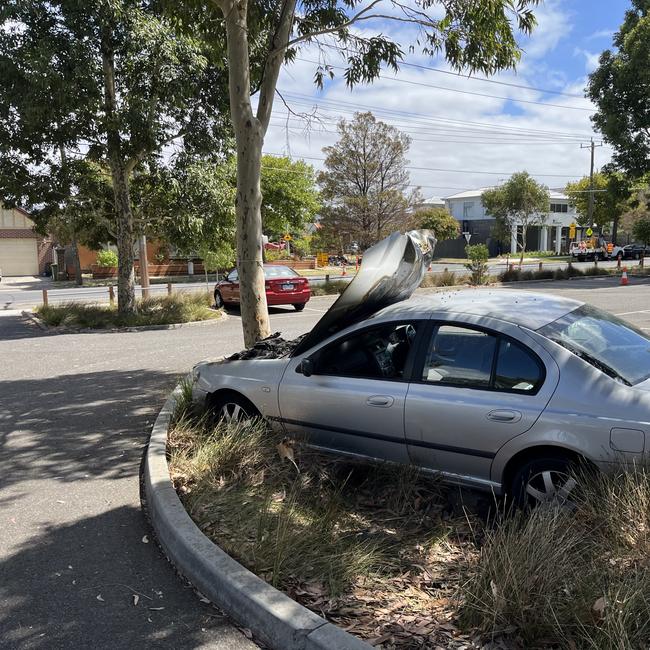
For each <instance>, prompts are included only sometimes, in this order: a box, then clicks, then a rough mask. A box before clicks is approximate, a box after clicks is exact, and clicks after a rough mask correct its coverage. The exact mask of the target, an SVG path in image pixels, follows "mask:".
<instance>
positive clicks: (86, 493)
mask: <svg viewBox="0 0 650 650" xmlns="http://www.w3.org/2000/svg"><path fill="white" fill-rule="evenodd" d="M509 288H512V289H525V290H533V291H540V292H550V293H554V294H557V295H563V296H567V297H570V298H576V299H578V300H584V301H587V302H591V303H592V304H594V305H596V306H598V307H602V308H605V309H608V310H609V311H611V312H613V313H615V314H619V315H621V316H622V317H623V318H626V319H628V320H629V321H630V322H632V323H634V324H635V325H637V326H638V327H641V328H644V329H646V330H648V331H650V279H648V280H645V279H637V278H632V279H631V284H630V286H628V287H621V286H619V283H618V280H617V279H615V278H604V279H603V278H593V279H585V280H582V279H580V280H572V281H564V282H544V283H526V284H523V283H518V284H513V285H510V287H509ZM419 293H426V291H421V292H419ZM334 299H335V297H334V296H324V297H319V298H314V299H312V301H311V302H310V303H309V304H308V305H307V308H306V309H305V311H304V312H301V313H298V312H295V311H293V309H290V308H289V309H284V308H275V309H273V310H272V315H271V324H272V328H273V329H274V330H276V331H277V330H280V331H282V332H283V333H284V335H285V336H287V337H293V336H296V335H298V334H300V333H302V332H304V331H307V330H308V329H309V328H310V327H312V326H313V324H314V323H315V322H316V321H317V320H318V319H319V317H320V316H321V315H322V314H323V313H324V312H325V311H326V310H327V308H328V307H329V306H330V305H331V304H332V302H333V301H334ZM241 347H242V336H241V323H240V318H239V315H238V314H237V313H232V314H230V315H229V317H228V319H226V320H224V321H223V322H210V323H207V324H199V325H196V326H189V327H183V328H180V329H174V330H154V331H141V332H128V333H84V334H63V335H48V334H43V332H41V331H40V330H39V329H37V328H36V327H35V326H33V325H31V324H29V323H27V322H25V321H24V320H23V319H22V317H21V315H20V312H17V311H0V360H1V363H0V468H2V472H1V473H0V506H1V508H0V576H1V577H0V646H2V647H3V648H21V649H22V648H43V649H45V648H48V649H49V648H70V647H79V648H85V647H94V648H112V649H116V648H140V647H146V648H198V647H201V648H219V649H220V650H229V649H236V650H240V649H246V648H252V647H254V646H253V645H252V644H251V642H250V641H249V640H248V639H247V638H246V637H245V636H244V635H243V634H242V633H241V632H240V631H239V630H237V629H236V628H235V627H233V626H232V625H231V624H230V623H229V622H228V621H227V620H226V619H224V618H223V617H221V616H220V615H219V613H218V612H216V611H215V610H214V609H212V608H211V607H209V606H208V605H205V604H203V603H201V602H200V601H199V600H198V598H197V597H196V596H195V594H194V593H193V592H192V590H191V589H190V588H188V587H187V586H186V585H184V584H183V582H182V581H181V580H180V579H179V578H178V577H177V576H176V574H175V573H174V571H173V569H172V568H171V567H170V566H169V564H168V563H167V561H166V560H165V559H164V558H163V557H162V555H161V553H160V551H159V550H158V548H157V546H156V545H155V544H154V543H153V542H152V539H151V531H150V530H149V528H148V526H147V523H146V521H145V520H144V517H143V516H142V512H141V508H140V498H139V466H140V461H141V458H142V453H143V449H144V446H145V444H146V442H147V435H148V432H149V430H150V427H151V424H152V422H153V419H154V418H155V415H156V413H157V411H158V410H159V409H160V407H161V406H162V404H163V402H164V399H165V396H166V394H168V392H169V391H170V389H171V387H172V386H173V385H174V383H175V382H176V381H177V379H178V377H179V375H180V374H181V373H184V372H186V371H187V370H188V369H189V368H191V366H192V365H193V364H194V363H196V362H197V361H200V360H201V359H204V358H208V357H215V356H218V355H220V354H224V353H231V352H234V351H236V350H238V349H241ZM134 595H139V599H138V602H136V601H135V599H134Z"/></svg>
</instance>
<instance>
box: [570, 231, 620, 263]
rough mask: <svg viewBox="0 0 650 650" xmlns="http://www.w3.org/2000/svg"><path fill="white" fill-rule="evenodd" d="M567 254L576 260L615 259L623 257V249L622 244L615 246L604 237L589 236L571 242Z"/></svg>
mask: <svg viewBox="0 0 650 650" xmlns="http://www.w3.org/2000/svg"><path fill="white" fill-rule="evenodd" d="M569 254H570V255H571V257H572V258H573V259H575V260H577V261H578V262H585V261H588V260H589V261H590V260H615V259H618V258H620V259H623V258H624V257H625V251H624V250H623V247H622V246H617V245H615V244H612V243H611V242H608V241H606V240H605V238H604V237H600V238H599V237H596V236H593V237H590V238H589V239H583V240H582V241H580V242H573V243H572V244H571V246H570V248H569Z"/></svg>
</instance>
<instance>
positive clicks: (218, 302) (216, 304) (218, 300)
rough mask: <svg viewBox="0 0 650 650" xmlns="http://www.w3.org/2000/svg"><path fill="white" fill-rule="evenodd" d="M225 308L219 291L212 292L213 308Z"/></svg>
mask: <svg viewBox="0 0 650 650" xmlns="http://www.w3.org/2000/svg"><path fill="white" fill-rule="evenodd" d="M225 306H226V303H225V302H224V301H223V297H222V295H221V292H220V291H216V290H215V292H214V307H215V309H223V307H225Z"/></svg>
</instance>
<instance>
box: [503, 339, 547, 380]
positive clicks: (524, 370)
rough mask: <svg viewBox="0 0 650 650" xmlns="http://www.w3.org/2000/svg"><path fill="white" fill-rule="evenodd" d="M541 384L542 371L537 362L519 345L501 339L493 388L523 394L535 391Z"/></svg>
mask: <svg viewBox="0 0 650 650" xmlns="http://www.w3.org/2000/svg"><path fill="white" fill-rule="evenodd" d="M541 382H542V369H541V367H540V365H539V363H538V362H537V360H536V359H535V358H534V357H533V356H531V354H530V353H529V352H527V351H526V350H525V349H524V348H523V347H522V346H521V345H519V344H518V343H515V342H514V341H510V340H509V339H501V341H500V343H499V354H498V356H497V367H496V373H495V376H494V387H495V388H496V389H498V390H515V391H522V392H524V393H530V392H533V391H535V390H536V389H537V388H538V386H539V385H540V384H541Z"/></svg>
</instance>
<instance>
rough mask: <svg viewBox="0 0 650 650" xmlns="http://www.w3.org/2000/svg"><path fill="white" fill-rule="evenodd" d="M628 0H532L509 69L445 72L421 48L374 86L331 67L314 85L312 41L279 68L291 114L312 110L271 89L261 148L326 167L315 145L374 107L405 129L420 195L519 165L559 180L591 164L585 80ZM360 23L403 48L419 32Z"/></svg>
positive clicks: (605, 154)
mask: <svg viewBox="0 0 650 650" xmlns="http://www.w3.org/2000/svg"><path fill="white" fill-rule="evenodd" d="M628 8H629V0H546V2H543V3H542V4H540V6H539V7H537V8H536V9H535V15H536V16H537V21H538V25H537V27H536V29H535V30H534V32H533V34H532V35H531V36H530V37H519V38H518V41H519V44H520V46H521V47H522V49H523V54H522V57H521V61H520V62H519V64H518V66H517V69H516V71H505V72H501V73H499V74H497V75H495V76H493V77H491V78H490V79H491V81H485V80H484V77H483V76H482V75H477V76H473V77H468V76H467V75H458V74H456V73H451V74H450V68H449V66H448V65H447V64H446V63H445V62H444V60H442V59H432V58H430V57H426V56H423V55H421V54H419V53H417V52H416V53H412V54H408V55H407V56H406V57H405V59H404V61H405V62H406V63H407V64H410V65H403V66H402V67H401V69H400V71H399V72H398V73H397V74H394V73H392V72H391V71H382V74H381V78H380V79H377V80H376V81H375V82H374V83H372V84H370V85H359V86H356V87H355V88H354V89H352V90H350V89H348V88H347V87H346V85H345V82H344V80H343V79H342V78H340V77H337V78H335V79H334V80H333V81H328V82H326V84H325V87H324V88H323V90H318V89H317V88H316V86H315V84H314V82H313V78H314V72H315V69H316V65H315V63H314V62H315V61H318V60H319V58H320V57H321V56H322V55H320V54H319V51H318V50H317V49H316V48H315V47H311V46H307V47H305V48H304V49H302V50H301V51H300V52H299V53H298V55H297V56H298V60H296V61H295V62H294V63H292V64H290V65H287V66H285V67H284V68H283V70H282V72H281V73H280V79H279V81H278V91H279V92H280V93H281V95H282V98H283V99H284V102H286V104H287V105H288V106H289V107H290V108H291V111H292V112H293V113H298V114H310V115H315V116H317V117H318V119H313V118H311V119H309V120H306V119H304V118H302V117H296V116H295V115H293V114H292V113H289V111H288V109H287V107H286V106H285V104H284V103H283V101H282V99H281V98H280V97H278V96H276V99H275V103H274V109H273V116H272V118H271V124H270V126H269V130H268V132H267V135H266V138H265V146H264V151H265V152H266V153H270V154H278V155H289V156H290V157H291V158H294V159H300V158H304V159H305V161H306V162H308V163H310V164H312V165H313V166H314V167H315V168H316V169H321V168H322V158H324V154H323V152H322V148H323V147H325V146H328V145H332V144H334V143H335V142H336V140H337V134H336V124H337V122H338V120H340V119H341V118H344V119H348V120H349V119H350V118H351V117H352V116H353V114H354V112H355V111H365V110H371V111H372V112H373V113H374V114H375V116H376V117H377V118H378V119H381V120H382V121H384V122H387V123H389V124H392V125H393V126H395V127H397V128H399V129H400V130H401V131H403V132H404V133H406V134H407V135H409V136H410V137H411V145H410V149H409V151H408V154H407V158H408V161H409V162H408V167H409V173H410V178H411V184H412V186H414V187H416V186H418V187H420V188H421V192H422V194H423V196H424V197H425V199H431V198H441V197H443V198H444V197H446V196H449V195H452V194H454V193H456V192H460V191H463V190H468V189H476V188H481V187H488V186H494V185H497V184H499V183H501V182H503V181H504V180H506V179H507V178H508V177H509V176H510V175H511V174H512V173H514V172H517V171H521V170H526V171H528V172H529V173H530V174H532V175H533V176H534V177H535V178H536V179H537V180H538V181H539V182H542V183H544V184H545V185H547V186H549V187H550V188H554V189H561V188H563V187H564V186H565V184H566V183H567V182H568V181H570V180H575V179H577V178H580V177H581V176H584V175H587V174H588V173H589V151H588V149H581V146H580V145H581V144H582V145H583V146H587V145H588V144H589V141H590V138H591V137H593V138H594V140H595V141H596V143H597V144H598V143H600V142H601V138H600V136H599V134H598V133H596V132H594V130H593V128H592V125H591V122H590V119H589V116H590V115H591V114H592V113H593V108H594V107H593V105H592V104H591V102H589V100H587V99H586V98H585V97H584V88H585V84H586V79H587V75H588V73H589V72H591V71H592V70H593V69H594V68H595V67H596V66H597V64H598V56H599V54H600V52H602V51H603V50H605V49H608V48H610V47H611V43H612V35H613V33H614V32H615V31H616V30H617V29H618V27H619V26H620V24H621V22H622V20H623V16H624V13H625V11H626V9H628ZM363 29H364V30H365V31H366V32H367V33H369V34H370V33H376V31H377V30H381V31H382V32H383V33H385V34H386V35H389V36H391V37H392V38H394V39H395V40H396V41H398V42H399V43H400V44H401V45H402V48H403V50H404V51H408V46H409V45H410V44H411V43H412V42H413V40H414V36H415V34H414V33H413V31H412V30H411V29H410V28H408V27H407V26H405V25H404V24H403V23H396V22H394V21H382V22H381V23H380V24H376V23H375V24H373V25H367V26H364V28H363ZM373 30H374V31H373ZM330 50H331V53H330V54H328V62H329V63H330V64H332V65H335V66H336V65H342V61H341V59H340V58H339V55H338V54H337V52H336V50H333V49H331V48H326V51H328V52H329V51H330ZM414 66H415V67H414ZM417 66H420V67H417ZM431 68H435V70H433V69H431ZM335 72H337V73H341V72H342V70H338V69H337V70H335ZM493 82H498V83H493ZM521 86H525V88H522V87H521ZM610 157H611V149H610V148H609V147H608V146H606V145H605V146H602V147H597V148H596V150H595V163H596V164H595V166H596V169H598V168H600V167H601V166H602V165H604V164H605V163H607V162H609V160H610Z"/></svg>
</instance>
